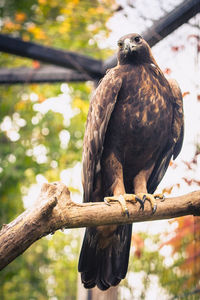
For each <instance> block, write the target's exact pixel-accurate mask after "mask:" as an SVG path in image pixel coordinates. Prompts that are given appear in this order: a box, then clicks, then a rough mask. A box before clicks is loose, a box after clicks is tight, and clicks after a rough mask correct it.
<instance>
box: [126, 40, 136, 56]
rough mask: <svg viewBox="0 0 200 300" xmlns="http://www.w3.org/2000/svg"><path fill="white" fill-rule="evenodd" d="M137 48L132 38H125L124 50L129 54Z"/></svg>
mask: <svg viewBox="0 0 200 300" xmlns="http://www.w3.org/2000/svg"><path fill="white" fill-rule="evenodd" d="M136 48H137V45H136V44H135V42H133V41H131V40H130V39H125V41H124V52H125V53H126V54H127V53H128V52H133V51H135V50H136Z"/></svg>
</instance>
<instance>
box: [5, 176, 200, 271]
mask: <svg viewBox="0 0 200 300" xmlns="http://www.w3.org/2000/svg"><path fill="white" fill-rule="evenodd" d="M127 207H128V209H129V213H130V216H129V218H128V217H127V216H125V215H124V214H123V212H122V210H121V206H120V204H119V203H118V202H113V203H112V204H111V205H110V206H108V205H106V204H105V203H104V202H96V203H94V202H92V203H83V204H76V203H74V202H72V200H71V198H70V193H69V190H68V188H67V187H66V186H65V185H64V184H63V183H60V182H58V183H53V184H44V185H43V187H42V189H41V193H40V195H39V198H38V201H37V204H36V206H35V207H34V208H32V209H28V210H26V211H25V212H24V213H22V214H21V215H20V216H19V217H17V218H16V219H15V220H14V221H12V222H11V223H9V224H7V225H3V227H2V230H1V231H0V270H1V269H3V268H4V267H5V266H6V265H8V264H9V263H10V262H11V261H12V260H14V259H15V258H16V257H17V256H19V255H20V254H22V253H23V252H24V251H25V250H26V249H27V248H28V247H30V246H31V245H32V244H33V243H34V242H35V241H37V240H38V239H40V238H41V237H43V236H46V235H47V234H49V233H53V232H55V231H56V230H58V229H63V228H78V227H90V226H98V225H108V224H126V223H133V222H142V221H150V220H162V219H169V218H174V217H180V216H185V215H200V191H196V192H192V193H189V194H187V195H183V196H179V197H175V198H167V199H166V200H165V201H164V202H160V200H158V208H157V211H156V213H155V214H152V210H151V207H150V204H149V203H148V201H147V203H145V210H144V211H141V210H140V209H139V204H138V203H137V204H132V203H130V202H127Z"/></svg>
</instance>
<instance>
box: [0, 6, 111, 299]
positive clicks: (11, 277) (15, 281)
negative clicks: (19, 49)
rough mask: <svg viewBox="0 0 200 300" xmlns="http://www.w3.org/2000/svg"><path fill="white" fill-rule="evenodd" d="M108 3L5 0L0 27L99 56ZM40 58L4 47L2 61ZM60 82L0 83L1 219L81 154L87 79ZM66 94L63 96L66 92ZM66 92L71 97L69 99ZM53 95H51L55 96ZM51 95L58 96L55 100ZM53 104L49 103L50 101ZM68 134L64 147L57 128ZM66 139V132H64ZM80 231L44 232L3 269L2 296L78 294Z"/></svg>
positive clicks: (15, 63) (7, 217)
mask: <svg viewBox="0 0 200 300" xmlns="http://www.w3.org/2000/svg"><path fill="white" fill-rule="evenodd" d="M113 2H114V0H109V1H98V0H94V1H91V2H90V1H88V0H84V1H79V0H56V1H55V0H50V1H47V0H30V1H25V0H22V1H21V0H20V1H18V0H7V1H3V2H2V3H3V5H1V7H0V16H1V24H2V26H1V31H2V33H5V34H12V35H14V36H18V37H21V38H23V39H24V40H26V41H34V42H38V43H41V44H46V45H49V46H52V47H57V48H62V49H66V50H70V51H78V52H79V53H81V52H82V53H84V54H87V55H91V56H93V57H98V58H104V57H106V56H107V55H108V53H109V51H108V50H107V49H103V50H102V49H101V50H100V49H99V45H98V40H99V36H101V37H106V36H107V35H108V29H107V28H106V22H107V20H108V18H109V17H110V16H111V14H112V4H113ZM19 66H31V67H33V68H37V67H38V66H39V63H38V62H34V61H31V60H29V59H23V58H20V57H16V56H14V55H9V54H5V53H2V54H1V56H0V67H19ZM68 87H69V91H68V92H67V93H65V92H62V91H61V90H62V86H60V84H54V85H52V84H51V85H50V84H43V85H36V84H32V85H26V84H24V85H15V86H0V195H1V197H0V224H1V225H2V224H4V223H8V222H10V221H11V220H12V219H13V218H15V217H16V216H17V215H19V214H20V213H21V212H22V211H23V202H22V197H23V195H25V194H26V193H27V191H28V189H29V187H30V186H31V185H32V184H34V183H35V182H36V176H37V175H38V174H42V175H43V176H45V177H46V178H47V180H48V181H55V180H60V172H61V171H62V170H63V169H66V168H68V167H72V166H73V165H74V164H75V163H76V162H78V161H80V160H81V153H82V140H83V134H84V123H85V121H86V116H87V110H88V105H89V104H88V103H89V101H88V99H89V97H90V93H91V89H92V85H91V84H89V83H86V84H70V85H68ZM51 97H54V98H55V97H57V98H59V97H62V99H66V101H65V100H63V101H64V102H63V105H66V103H68V106H65V107H67V109H69V110H72V111H73V115H71V116H68V117H67V112H66V111H61V112H55V110H52V108H51V105H52V106H53V104H49V106H48V111H47V110H46V111H45V112H42V111H41V109H39V110H38V109H37V108H38V105H39V106H40V107H41V106H42V105H46V102H45V100H46V99H47V98H51ZM65 97H66V98H65ZM69 97H70V99H71V102H70V101H69ZM53 101H54V100H53ZM55 101H56V99H55ZM52 103H53V102H52ZM62 133H64V134H65V135H68V136H69V137H70V139H69V141H68V143H67V142H66V141H65V143H64V144H65V145H64V146H62V141H61V138H60V136H61V134H62ZM65 139H66V136H65ZM78 232H79V231H78V230H76V232H75V230H74V231H68V232H67V233H61V232H57V233H56V234H55V235H54V236H53V237H48V238H43V239H42V240H40V241H38V242H37V243H35V244H34V245H33V246H32V247H31V248H30V249H28V250H27V251H26V252H25V253H24V254H23V255H21V256H20V257H18V258H17V259H16V260H15V261H14V262H12V263H11V264H10V265H8V266H7V267H6V268H5V269H4V270H3V271H2V272H1V273H0V298H1V299H12V300H17V299H50V298H51V297H56V298H57V299H59V300H60V299H75V298H76V285H77V284H76V281H77V265H76V264H77V253H78V249H79V242H78Z"/></svg>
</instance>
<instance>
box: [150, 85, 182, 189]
mask: <svg viewBox="0 0 200 300" xmlns="http://www.w3.org/2000/svg"><path fill="white" fill-rule="evenodd" d="M168 82H169V85H170V89H171V93H172V98H173V99H172V100H173V122H172V142H170V143H169V144H168V145H167V146H166V148H165V149H164V151H163V152H162V153H161V155H160V157H159V159H158V160H157V162H156V164H155V167H154V169H153V171H152V174H151V176H150V178H149V180H148V184H147V189H148V191H149V193H153V192H154V191H155V189H156V188H157V186H158V184H159V183H160V181H161V180H162V178H163V176H164V175H165V172H166V171H167V168H168V166H169V163H170V160H171V158H172V157H173V159H176V157H177V156H178V154H179V153H180V151H181V148H182V144H183V136H184V117H183V99H182V93H181V90H180V87H179V85H178V83H177V82H176V80H174V79H170V80H168Z"/></svg>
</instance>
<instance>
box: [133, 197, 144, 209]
mask: <svg viewBox="0 0 200 300" xmlns="http://www.w3.org/2000/svg"><path fill="white" fill-rule="evenodd" d="M143 198H144V197H143ZM135 200H136V201H137V202H139V203H140V209H141V210H142V211H143V210H144V202H145V200H146V198H145V199H143V200H141V199H140V198H139V197H137V196H136V197H135Z"/></svg>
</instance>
